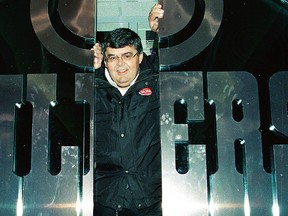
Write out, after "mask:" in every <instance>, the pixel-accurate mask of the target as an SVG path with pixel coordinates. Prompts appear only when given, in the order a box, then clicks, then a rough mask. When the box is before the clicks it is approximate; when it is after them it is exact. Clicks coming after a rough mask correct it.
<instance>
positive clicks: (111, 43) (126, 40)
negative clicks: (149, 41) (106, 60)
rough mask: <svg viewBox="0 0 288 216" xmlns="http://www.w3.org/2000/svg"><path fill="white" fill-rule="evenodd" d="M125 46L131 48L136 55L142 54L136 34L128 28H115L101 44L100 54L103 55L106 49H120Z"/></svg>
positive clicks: (140, 44)
mask: <svg viewBox="0 0 288 216" xmlns="http://www.w3.org/2000/svg"><path fill="white" fill-rule="evenodd" d="M125 46H133V47H134V48H135V49H136V50H137V52H138V53H142V52H143V46H142V43H141V38H140V37H139V35H138V34H137V33H135V32H134V31H132V30H131V29H128V28H117V29H115V30H113V31H111V32H110V33H109V34H108V35H107V36H106V37H105V38H104V41H103V43H102V47H101V48H102V52H103V53H104V54H105V52H106V49H107V47H110V48H116V49H117V48H122V47H125Z"/></svg>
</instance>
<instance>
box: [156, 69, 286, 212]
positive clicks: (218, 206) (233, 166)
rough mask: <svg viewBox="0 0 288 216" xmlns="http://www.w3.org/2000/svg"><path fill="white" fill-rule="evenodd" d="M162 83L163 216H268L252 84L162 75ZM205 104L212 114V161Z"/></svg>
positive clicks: (239, 77)
mask: <svg viewBox="0 0 288 216" xmlns="http://www.w3.org/2000/svg"><path fill="white" fill-rule="evenodd" d="M160 80H161V141H162V172H163V212H164V215H165V216H166V215H170V214H171V215H175V214H176V212H178V214H179V215H197V216H198V215H270V213H271V212H272V209H273V206H275V204H277V202H275V196H274V194H275V190H276V185H277V182H275V181H274V180H273V179H274V174H270V173H266V172H265V171H264V168H263V157H262V142H261V136H260V132H259V130H258V129H259V127H260V114H259V104H258V86H257V81H256V79H255V78H254V76H253V75H252V74H250V73H248V72H241V71H239V72H208V73H205V72H162V73H160ZM179 99H180V100H179ZM175 101H177V106H175ZM178 101H180V102H179V103H178ZM206 101H208V102H209V103H211V104H212V103H214V104H215V107H216V113H215V117H216V131H215V133H216V136H215V137H217V141H216V148H217V152H214V153H215V155H214V157H215V158H216V160H215V161H213V160H211V158H209V157H211V155H210V156H209V154H211V152H210V150H211V149H210V148H211V147H213V146H211V145H209V143H208V140H209V139H207V137H211V136H212V137H213V136H214V135H213V130H211V131H210V130H209V128H208V127H207V126H209V125H208V124H207V122H206V121H205V120H207V118H208V117H209V116H208V115H207V113H208V112H211V110H209V109H207V108H205V107H206V105H205V104H206ZM183 104H185V105H187V110H185V109H184V108H183V106H182V105H183ZM177 109H178V110H177ZM186 113H188V114H187V116H186ZM179 116H180V117H179ZM279 153H280V152H279V151H278V152H277V154H279ZM213 162H215V163H216V164H215V165H213V164H212V165H211V163H213ZM281 163H282V162H281ZM281 163H279V164H281ZM278 166H279V165H278ZM213 168H215V169H214V170H211V169H213ZM278 169H279V168H278ZM276 171H277V169H276ZM280 173H283V172H280ZM279 175H280V174H279ZM282 189H283V187H282V188H281V190H282ZM282 191H283V190H282ZM278 193H279V191H278ZM281 193H282V192H281ZM175 200H176V201H175ZM180 213H181V214H180Z"/></svg>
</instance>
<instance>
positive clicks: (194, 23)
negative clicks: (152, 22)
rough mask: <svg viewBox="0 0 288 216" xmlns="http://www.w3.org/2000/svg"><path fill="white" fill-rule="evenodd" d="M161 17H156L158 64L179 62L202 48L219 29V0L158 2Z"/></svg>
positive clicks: (173, 64) (220, 12)
mask: <svg viewBox="0 0 288 216" xmlns="http://www.w3.org/2000/svg"><path fill="white" fill-rule="evenodd" d="M160 3H162V4H163V6H164V10H165V16H164V17H163V19H161V20H160V28H159V36H160V51H159V53H160V56H159V57H160V64H161V67H162V68H169V67H170V66H175V65H179V64H181V63H184V62H185V61H187V60H189V59H191V58H193V57H194V56H196V55H198V54H199V53H200V52H201V51H203V50H204V49H205V48H206V47H207V46H208V45H209V44H210V42H211V41H212V40H213V38H214V37H215V35H216V33H217V32H218V30H219V27H220V24H221V21H222V15H223V1H222V0H217V1H201V0H199V1H198V0H190V1H181V0H178V1H174V2H173V3H174V4H173V3H171V2H170V1H165V0H163V1H160Z"/></svg>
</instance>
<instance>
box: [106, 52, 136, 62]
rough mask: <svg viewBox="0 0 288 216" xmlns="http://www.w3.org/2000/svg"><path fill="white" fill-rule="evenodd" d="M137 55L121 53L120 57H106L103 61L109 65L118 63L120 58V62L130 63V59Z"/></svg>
mask: <svg viewBox="0 0 288 216" xmlns="http://www.w3.org/2000/svg"><path fill="white" fill-rule="evenodd" d="M137 54H138V53H137V52H136V53H135V54H133V53H130V52H127V53H123V54H121V56H117V55H108V56H106V58H105V61H107V62H109V63H116V62H119V59H120V58H121V59H122V61H124V62H131V61H132V59H133V58H134V57H135V56H136V55H137Z"/></svg>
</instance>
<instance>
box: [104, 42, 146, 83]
mask: <svg viewBox="0 0 288 216" xmlns="http://www.w3.org/2000/svg"><path fill="white" fill-rule="evenodd" d="M105 56H106V60H105V65H106V68H107V69H108V72H109V74H110V76H111V78H112V80H113V81H114V82H115V83H116V84H117V85H118V86H119V87H121V88H125V87H127V86H129V85H130V83H131V82H132V81H133V80H134V79H135V77H136V75H137V74H138V71H139V64H140V63H141V62H142V60H143V53H141V54H139V53H137V50H136V49H135V48H134V47H133V46H125V47H123V48H117V49H115V48H110V47H108V48H107V49H106V52H105Z"/></svg>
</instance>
